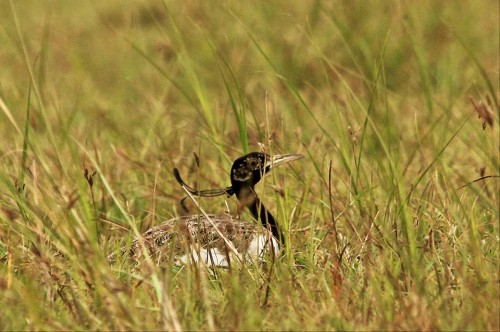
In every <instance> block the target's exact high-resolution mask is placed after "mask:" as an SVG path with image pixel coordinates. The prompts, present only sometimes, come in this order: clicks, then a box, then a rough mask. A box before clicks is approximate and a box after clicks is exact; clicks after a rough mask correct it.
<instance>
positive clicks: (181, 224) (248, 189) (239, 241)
mask: <svg viewBox="0 0 500 332" xmlns="http://www.w3.org/2000/svg"><path fill="white" fill-rule="evenodd" d="M303 157H304V156H303V155H300V154H286V155H275V156H273V157H270V156H269V155H267V154H265V153H260V152H253V153H250V154H247V155H245V156H242V157H240V158H238V159H236V160H235V161H234V163H233V165H232V167H231V173H230V177H231V186H230V187H226V188H222V189H211V190H196V189H193V188H191V187H189V186H188V185H187V184H186V183H185V182H184V181H183V180H182V178H181V176H180V174H179V172H178V170H177V169H175V168H174V176H175V178H176V179H177V181H178V182H179V184H181V186H182V187H183V188H184V190H186V191H187V192H188V193H190V194H192V195H197V196H200V197H213V196H219V195H228V196H232V195H236V198H237V199H238V202H239V207H246V208H247V209H248V210H249V211H250V213H251V214H252V216H253V217H254V218H255V219H256V220H258V221H260V223H261V224H260V225H258V224H256V223H255V222H252V221H245V220H242V219H240V218H239V217H234V216H231V215H229V214H222V215H214V214H208V215H207V214H204V213H202V214H198V215H191V216H184V217H179V218H173V219H170V220H167V221H165V222H163V223H162V224H160V225H158V226H155V227H152V228H150V229H149V230H148V231H146V232H145V233H144V234H143V236H142V239H136V240H134V241H133V242H132V243H131V245H130V246H128V247H124V248H122V250H121V254H122V255H124V254H125V255H126V254H127V252H128V256H129V257H130V258H133V259H139V257H140V256H142V255H143V254H145V253H147V254H149V255H151V256H152V257H153V258H154V260H155V261H156V262H158V263H165V262H170V263H171V264H173V265H183V264H185V263H187V262H189V261H191V262H196V263H198V262H200V261H203V262H204V263H205V264H206V265H208V266H224V267H227V266H229V265H230V263H231V258H232V257H238V258H239V259H240V260H259V261H260V260H263V259H264V257H265V255H266V254H268V253H271V254H275V253H277V252H278V251H279V249H280V247H281V246H282V244H283V241H284V237H283V233H282V230H281V228H280V226H279V224H278V223H277V222H276V219H274V217H273V216H272V214H271V213H270V212H269V211H268V210H267V209H266V208H265V207H264V205H263V204H262V202H261V201H260V199H259V197H258V196H257V194H256V192H255V190H254V187H255V185H256V184H257V183H258V182H259V181H260V180H261V179H262V177H263V176H264V175H265V174H267V173H268V172H269V171H271V169H273V168H274V167H276V166H279V165H281V164H284V163H288V162H290V161H293V160H297V159H301V158H303ZM110 261H115V255H111V256H110Z"/></svg>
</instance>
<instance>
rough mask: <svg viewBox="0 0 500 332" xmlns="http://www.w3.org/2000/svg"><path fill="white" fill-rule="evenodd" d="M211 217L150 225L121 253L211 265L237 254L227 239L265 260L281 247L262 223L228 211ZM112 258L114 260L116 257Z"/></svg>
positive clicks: (247, 256)
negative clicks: (232, 214)
mask: <svg viewBox="0 0 500 332" xmlns="http://www.w3.org/2000/svg"><path fill="white" fill-rule="evenodd" d="M207 217H208V218H210V221H211V222H212V223H210V221H209V220H207V218H206V217H205V216H203V215H192V216H184V217H179V218H173V219H170V220H167V221H165V222H163V223H162V224H160V225H158V226H155V227H152V228H150V229H149V230H148V231H147V232H145V233H144V234H143V236H142V238H141V239H137V240H135V241H133V242H132V243H131V245H130V246H129V247H124V248H123V249H122V250H121V254H122V255H127V253H128V255H127V256H128V257H129V258H131V259H134V260H137V261H140V260H141V259H143V255H144V254H148V255H150V256H151V257H152V258H153V260H154V261H155V262H157V263H159V264H161V263H166V262H169V263H172V264H173V265H183V264H186V263H188V262H196V263H198V262H199V261H204V262H205V264H207V265H211V266H229V264H230V262H231V259H234V255H233V252H232V250H231V249H230V248H229V247H228V245H227V243H226V241H230V242H231V243H232V244H233V245H234V247H235V248H236V250H237V251H238V253H239V254H240V256H241V257H245V259H246V260H262V259H264V256H265V255H266V253H271V254H275V253H277V252H278V250H279V245H278V241H277V240H276V239H275V238H273V237H272V234H271V232H270V231H268V230H267V229H265V228H263V227H262V226H261V225H257V224H255V223H253V222H251V221H245V220H241V219H240V218H237V217H233V216H230V215H227V214H224V215H207ZM212 224H215V226H216V227H217V228H218V230H219V231H220V233H222V234H223V235H224V237H225V239H223V238H222V237H221V236H220V235H219V232H217V230H216V229H215V228H214V227H213V226H212ZM111 260H112V261H114V260H115V259H114V257H112V259H111Z"/></svg>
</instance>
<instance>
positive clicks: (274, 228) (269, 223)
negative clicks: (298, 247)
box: [248, 196, 285, 244]
mask: <svg viewBox="0 0 500 332" xmlns="http://www.w3.org/2000/svg"><path fill="white" fill-rule="evenodd" d="M248 209H249V210H250V212H251V213H252V215H253V216H254V218H255V219H257V220H260V222H261V223H262V226H264V228H266V229H270V230H271V233H272V234H273V236H274V237H275V238H276V240H278V242H279V243H281V244H283V243H284V239H285V238H284V237H283V232H282V231H281V229H280V227H279V226H278V224H277V223H276V220H275V219H274V217H273V215H272V214H271V213H270V212H269V211H268V210H267V209H266V208H265V206H264V205H263V204H262V203H261V201H260V199H259V198H258V197H257V196H255V200H254V202H253V203H252V204H250V205H248Z"/></svg>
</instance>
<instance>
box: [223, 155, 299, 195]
mask: <svg viewBox="0 0 500 332" xmlns="http://www.w3.org/2000/svg"><path fill="white" fill-rule="evenodd" d="M303 157H304V156H303V155H301V154H285V155H275V156H272V157H271V156H269V155H268V154H266V153H262V152H252V153H249V154H247V155H244V156H243V157H240V158H238V159H236V160H235V161H234V163H233V166H232V167H231V186H232V188H233V191H234V192H235V193H236V196H239V195H238V193H239V192H240V191H241V189H243V188H248V189H252V190H253V187H254V186H255V185H256V184H257V183H258V182H259V181H260V180H261V179H262V177H263V176H264V175H265V174H266V173H268V172H269V171H271V169H273V168H274V167H276V166H279V165H281V164H285V163H288V162H290V161H293V160H297V159H301V158H303Z"/></svg>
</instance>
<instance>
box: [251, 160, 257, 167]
mask: <svg viewBox="0 0 500 332" xmlns="http://www.w3.org/2000/svg"><path fill="white" fill-rule="evenodd" d="M249 165H250V167H251V168H257V166H258V163H257V160H255V159H251V160H250V161H249Z"/></svg>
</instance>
